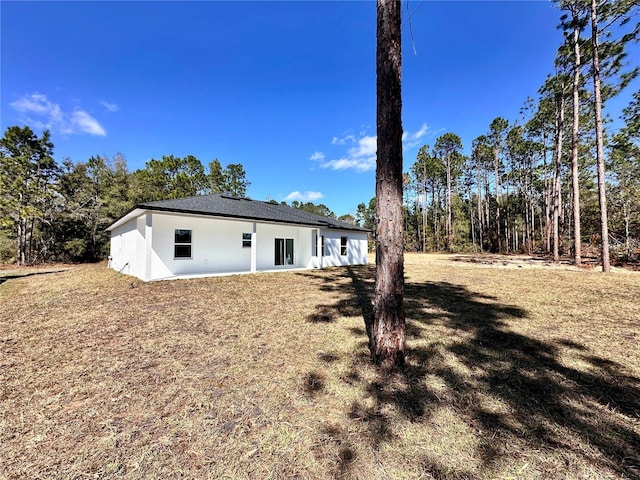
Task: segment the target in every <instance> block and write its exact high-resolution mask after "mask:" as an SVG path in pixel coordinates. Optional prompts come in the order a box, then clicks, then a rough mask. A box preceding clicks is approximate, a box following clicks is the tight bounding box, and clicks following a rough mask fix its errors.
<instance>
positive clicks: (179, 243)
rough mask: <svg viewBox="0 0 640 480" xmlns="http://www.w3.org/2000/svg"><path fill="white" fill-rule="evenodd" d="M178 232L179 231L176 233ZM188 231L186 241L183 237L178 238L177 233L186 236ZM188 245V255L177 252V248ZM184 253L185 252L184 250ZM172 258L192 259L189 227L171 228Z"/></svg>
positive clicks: (191, 239)
mask: <svg viewBox="0 0 640 480" xmlns="http://www.w3.org/2000/svg"><path fill="white" fill-rule="evenodd" d="M178 232H180V233H178ZM184 232H188V241H187V240H186V239H184V238H179V237H178V235H180V236H181V237H182V236H186V235H187V233H184ZM187 247H188V255H186V254H184V253H181V254H178V249H183V248H187ZM185 253H186V252H185ZM173 259H174V260H192V259H193V230H192V229H190V228H176V229H174V230H173Z"/></svg>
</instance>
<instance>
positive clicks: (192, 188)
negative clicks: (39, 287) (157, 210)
mask: <svg viewBox="0 0 640 480" xmlns="http://www.w3.org/2000/svg"><path fill="white" fill-rule="evenodd" d="M53 148H54V145H53V143H52V142H51V140H50V135H49V132H48V131H45V132H44V133H43V135H42V136H41V137H38V136H37V135H36V134H35V133H34V132H33V131H32V130H31V129H30V128H29V127H18V126H14V127H9V128H8V129H7V131H6V132H5V134H4V136H3V137H2V138H1V139H0V194H1V196H0V221H1V223H0V262H16V263H18V264H30V263H39V262H49V261H65V262H68V261H95V260H101V259H104V258H106V257H107V255H108V254H109V252H108V248H109V233H108V232H106V231H105V228H106V227H108V226H109V225H110V224H111V223H113V222H114V221H115V220H117V219H118V218H119V217H121V216H122V215H124V214H125V213H126V212H127V211H129V210H130V209H131V208H132V207H133V206H134V205H136V204H139V203H143V202H149V201H153V200H166V199H172V198H180V197H186V196H191V195H205V194H209V193H229V194H231V195H233V196H239V197H243V196H244V195H245V193H246V190H247V187H248V186H249V185H250V182H249V181H248V180H247V179H246V173H245V171H244V168H243V166H242V165H241V164H229V165H227V166H226V167H224V168H222V165H221V164H220V161H219V160H217V159H216V160H213V161H212V162H210V163H209V165H208V169H206V170H205V168H204V167H203V165H202V163H201V162H200V160H198V159H197V158H196V157H194V156H192V155H188V156H186V157H184V158H179V157H175V156H173V155H169V156H163V157H162V158H161V159H160V160H155V159H152V160H149V161H148V162H147V163H146V165H145V168H142V169H139V170H136V171H134V172H129V171H128V170H127V162H126V159H125V158H124V156H123V155H120V154H118V155H116V156H115V157H114V158H107V157H104V156H95V157H91V158H89V159H88V160H87V161H84V162H73V161H71V160H69V159H65V160H63V161H62V164H61V165H59V164H57V163H56V162H55V160H54V159H53Z"/></svg>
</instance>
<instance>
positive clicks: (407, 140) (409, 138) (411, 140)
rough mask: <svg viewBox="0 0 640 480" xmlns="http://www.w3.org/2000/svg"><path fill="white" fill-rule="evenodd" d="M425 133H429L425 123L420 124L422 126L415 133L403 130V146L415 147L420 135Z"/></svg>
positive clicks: (422, 135)
mask: <svg viewBox="0 0 640 480" xmlns="http://www.w3.org/2000/svg"><path fill="white" fill-rule="evenodd" d="M427 133H431V132H430V130H429V127H428V126H427V124H426V123H423V124H422V127H420V130H418V131H417V132H415V133H411V132H404V133H403V134H402V144H403V147H404V148H405V149H406V148H413V147H417V146H418V145H419V144H420V143H421V142H420V139H421V138H422V137H424V136H425V135H426V134H427Z"/></svg>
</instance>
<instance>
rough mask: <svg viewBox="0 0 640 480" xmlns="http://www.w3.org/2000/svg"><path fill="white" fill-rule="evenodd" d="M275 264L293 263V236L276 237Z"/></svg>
mask: <svg viewBox="0 0 640 480" xmlns="http://www.w3.org/2000/svg"><path fill="white" fill-rule="evenodd" d="M275 264H276V265H293V238H276V242H275Z"/></svg>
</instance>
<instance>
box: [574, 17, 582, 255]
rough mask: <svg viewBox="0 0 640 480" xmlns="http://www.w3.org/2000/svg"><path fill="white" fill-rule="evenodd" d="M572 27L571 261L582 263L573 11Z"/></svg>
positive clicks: (576, 49)
mask: <svg viewBox="0 0 640 480" xmlns="http://www.w3.org/2000/svg"><path fill="white" fill-rule="evenodd" d="M573 20H574V24H575V26H574V28H573V55H574V62H573V126H572V127H573V128H572V136H571V184H572V190H573V262H574V263H575V264H576V265H578V266H579V265H581V264H582V239H581V232H580V182H579V178H578V142H579V141H580V139H579V138H578V134H579V129H580V30H579V28H578V25H577V21H576V14H575V13H574V18H573Z"/></svg>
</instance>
